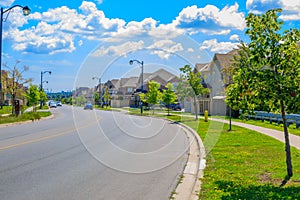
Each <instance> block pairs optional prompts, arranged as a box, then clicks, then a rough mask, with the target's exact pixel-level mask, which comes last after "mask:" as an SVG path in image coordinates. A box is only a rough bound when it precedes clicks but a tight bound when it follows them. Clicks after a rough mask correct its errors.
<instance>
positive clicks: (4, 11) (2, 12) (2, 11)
mask: <svg viewBox="0 0 300 200" xmlns="http://www.w3.org/2000/svg"><path fill="white" fill-rule="evenodd" d="M15 7H20V8H25V7H24V6H21V5H14V6H12V7H10V8H8V9H6V10H3V8H1V14H2V15H3V14H4V13H6V12H8V11H10V10H11V9H14V8H15Z"/></svg>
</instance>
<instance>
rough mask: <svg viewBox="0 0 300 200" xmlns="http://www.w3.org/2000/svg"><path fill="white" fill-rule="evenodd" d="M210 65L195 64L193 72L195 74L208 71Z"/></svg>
mask: <svg viewBox="0 0 300 200" xmlns="http://www.w3.org/2000/svg"><path fill="white" fill-rule="evenodd" d="M209 64H210V63H197V64H196V66H195V70H196V71H197V72H202V71H208V69H209Z"/></svg>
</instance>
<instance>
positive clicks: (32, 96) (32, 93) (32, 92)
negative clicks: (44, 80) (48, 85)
mask: <svg viewBox="0 0 300 200" xmlns="http://www.w3.org/2000/svg"><path fill="white" fill-rule="evenodd" d="M25 97H26V98H27V101H28V103H29V105H30V106H33V111H34V112H35V110H36V108H35V107H36V104H37V103H38V102H39V101H40V92H39V88H38V86H37V85H32V84H30V86H29V89H28V91H27V93H26V94H25Z"/></svg>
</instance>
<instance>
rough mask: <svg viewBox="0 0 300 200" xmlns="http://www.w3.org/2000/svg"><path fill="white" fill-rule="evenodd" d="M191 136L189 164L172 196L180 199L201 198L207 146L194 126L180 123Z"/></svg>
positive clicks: (189, 136) (188, 135)
mask: <svg viewBox="0 0 300 200" xmlns="http://www.w3.org/2000/svg"><path fill="white" fill-rule="evenodd" d="M179 125H180V126H181V127H182V128H183V129H184V131H185V132H186V134H187V137H188V138H189V142H190V151H189V158H188V161H187V164H186V166H185V169H184V172H183V174H182V175H183V178H182V180H180V182H179V183H178V185H177V187H176V190H175V192H174V194H173V195H172V197H171V198H173V199H179V200H185V199H187V200H190V199H191V200H194V199H195V200H196V199H199V192H200V189H201V183H202V182H201V179H202V178H203V175H204V169H205V163H206V160H205V157H206V153H205V148H204V145H203V142H202V140H201V138H200V136H199V135H198V133H196V132H195V131H194V130H193V129H192V128H190V127H188V126H186V125H184V124H181V123H179Z"/></svg>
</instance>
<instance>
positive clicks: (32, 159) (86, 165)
mask: <svg viewBox="0 0 300 200" xmlns="http://www.w3.org/2000/svg"><path fill="white" fill-rule="evenodd" d="M52 111H53V113H54V116H55V117H54V118H52V119H48V120H41V121H38V122H30V123H26V124H22V125H16V126H8V127H1V128H0V199H1V200H6V199H7V200H11V199H14V200H15V199H16V200H17V199H26V200H28V199H31V200H34V199H51V200H53V199H64V200H65V199H105V200H107V199H130V200H134V199H147V200H148V199H155V200H157V199H168V198H169V196H170V194H171V192H172V191H173V190H174V189H175V187H176V182H177V179H178V178H179V175H180V174H181V173H182V171H183V168H184V165H185V164H186V161H187V156H188V155H187V152H188V139H187V138H186V136H185V134H184V132H183V131H182V130H181V128H179V127H178V126H177V125H176V124H172V123H170V122H166V121H162V120H158V119H153V118H149V117H138V116H129V115H125V114H122V113H119V112H105V111H96V110H93V111H90V110H83V109H82V108H72V107H69V106H62V107H59V108H56V109H52Z"/></svg>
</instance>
